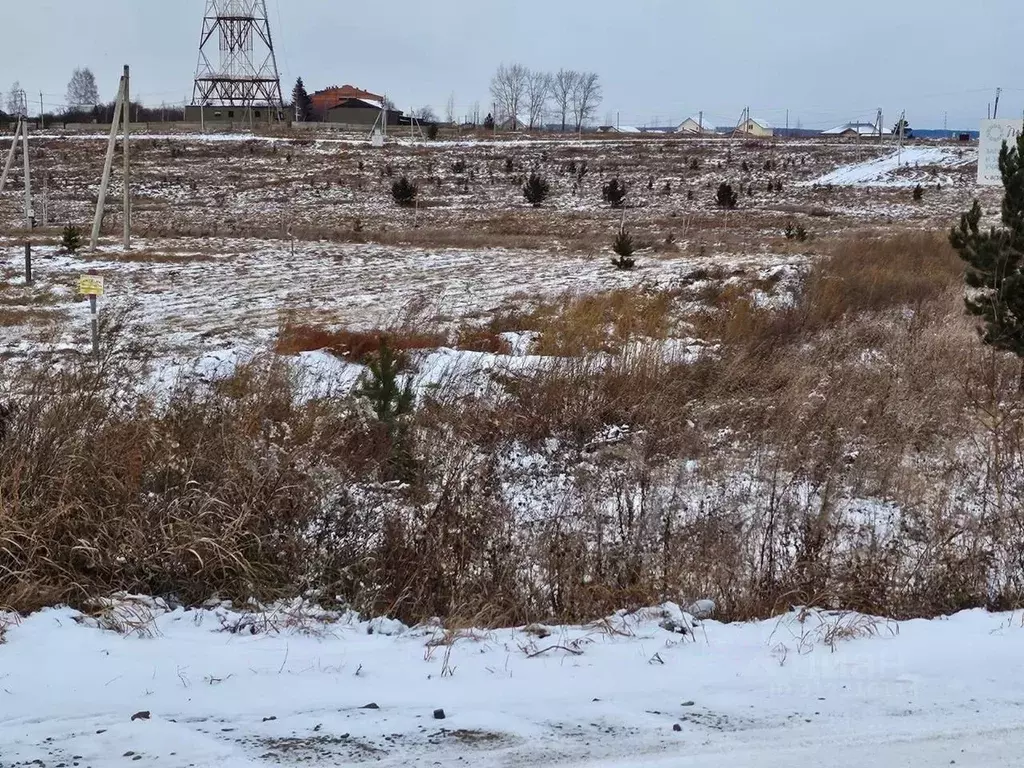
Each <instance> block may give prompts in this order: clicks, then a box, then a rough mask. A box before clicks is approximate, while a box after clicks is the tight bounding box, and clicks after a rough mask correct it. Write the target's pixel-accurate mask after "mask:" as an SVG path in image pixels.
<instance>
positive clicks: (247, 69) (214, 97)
mask: <svg viewBox="0 0 1024 768" xmlns="http://www.w3.org/2000/svg"><path fill="white" fill-rule="evenodd" d="M218 48H219V51H220V52H219V55H217V54H216V53H215V50H216V49H218ZM192 103H193V104H194V105H196V106H199V105H202V106H226V107H243V108H244V107H272V108H274V109H282V108H283V100H282V97H281V76H280V74H279V73H278V71H277V56H276V55H275V54H274V40H273V38H272V37H271V36H270V20H269V18H268V17H267V3H266V0H207V2H206V16H205V17H204V18H203V35H202V37H201V38H200V40H199V64H198V66H197V67H196V81H195V87H194V88H193V91H192Z"/></svg>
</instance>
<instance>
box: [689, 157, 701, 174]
mask: <svg viewBox="0 0 1024 768" xmlns="http://www.w3.org/2000/svg"><path fill="white" fill-rule="evenodd" d="M690 170H691V171H699V170H700V160H698V159H697V158H696V157H695V158H693V159H692V160H691V161H690Z"/></svg>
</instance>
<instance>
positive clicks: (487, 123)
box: [484, 114, 494, 131]
mask: <svg viewBox="0 0 1024 768" xmlns="http://www.w3.org/2000/svg"><path fill="white" fill-rule="evenodd" d="M484 130H487V131H493V130H494V117H493V116H492V115H491V114H488V115H487V117H485V118H484Z"/></svg>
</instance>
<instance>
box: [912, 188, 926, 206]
mask: <svg viewBox="0 0 1024 768" xmlns="http://www.w3.org/2000/svg"><path fill="white" fill-rule="evenodd" d="M922 200H924V188H923V187H922V186H921V185H920V184H918V185H917V186H916V187H914V202H915V203H920V202H921V201H922Z"/></svg>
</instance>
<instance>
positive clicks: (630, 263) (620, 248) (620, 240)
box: [612, 229, 636, 270]
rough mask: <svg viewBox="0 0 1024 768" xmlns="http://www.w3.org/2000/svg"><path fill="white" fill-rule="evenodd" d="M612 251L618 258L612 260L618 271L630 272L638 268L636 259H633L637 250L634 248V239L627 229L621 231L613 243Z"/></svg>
mask: <svg viewBox="0 0 1024 768" xmlns="http://www.w3.org/2000/svg"><path fill="white" fill-rule="evenodd" d="M612 250H613V251H615V254H616V256H617V257H618V258H615V259H612V264H614V265H615V268H616V269H622V270H629V269H633V267H635V266H636V259H635V258H634V257H633V254H634V253H635V251H636V249H635V248H634V246H633V238H632V236H631V235H630V234H629V232H627V231H626V230H625V229H620V230H619V234H617V235H616V236H615V242H613V243H612Z"/></svg>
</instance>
